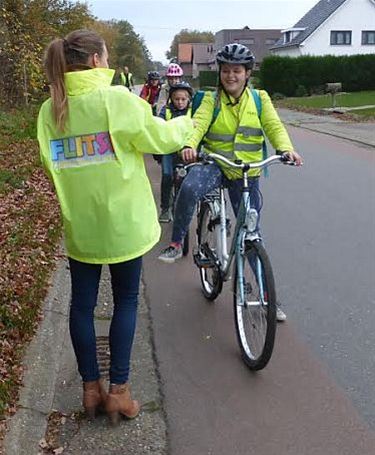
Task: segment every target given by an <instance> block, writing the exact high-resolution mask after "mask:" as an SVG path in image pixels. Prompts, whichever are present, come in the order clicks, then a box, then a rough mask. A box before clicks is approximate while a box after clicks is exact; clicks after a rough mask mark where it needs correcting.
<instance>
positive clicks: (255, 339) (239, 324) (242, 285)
mask: <svg viewBox="0 0 375 455" xmlns="http://www.w3.org/2000/svg"><path fill="white" fill-rule="evenodd" d="M234 319H235V325H236V332H237V339H238V343H239V346H240V349H241V355H242V358H243V360H244V362H245V363H246V365H247V366H248V367H249V368H250V369H251V370H261V369H262V368H264V367H265V366H266V365H267V363H268V362H269V360H270V358H271V355H272V351H273V346H274V341H275V332H276V292H275V284H274V278H273V273H272V268H271V263H270V261H269V258H268V256H267V253H266V251H265V249H264V247H263V245H262V244H261V243H260V242H249V243H248V244H246V247H245V252H244V254H243V255H241V258H240V264H239V265H238V264H237V263H236V265H235V292H234Z"/></svg>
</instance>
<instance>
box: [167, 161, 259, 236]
mask: <svg viewBox="0 0 375 455" xmlns="http://www.w3.org/2000/svg"><path fill="white" fill-rule="evenodd" d="M222 183H224V184H225V185H226V186H227V188H228V193H229V197H230V201H231V203H232V207H233V211H234V213H235V215H236V216H237V214H238V210H239V208H240V203H241V197H242V185H243V181H242V179H238V180H229V179H227V178H226V177H225V175H224V174H223V173H222V171H221V169H220V167H219V166H218V165H217V164H216V163H213V164H207V165H203V166H194V167H192V168H191V169H190V171H189V173H188V175H187V176H186V177H185V179H184V181H183V182H182V185H181V188H180V191H179V193H178V197H177V201H176V209H175V214H174V223H173V231H172V242H176V243H182V241H183V239H184V237H185V235H186V233H187V231H188V229H189V225H190V223H191V220H192V218H193V215H194V208H195V206H196V204H197V202H198V201H199V200H201V199H203V197H204V196H205V195H206V194H207V193H209V192H210V191H213V190H214V189H215V188H218V187H219V186H220V185H221V184H222ZM249 188H250V200H251V205H252V207H254V208H255V209H256V210H257V211H258V212H260V208H261V198H260V193H259V178H257V177H256V178H249Z"/></svg>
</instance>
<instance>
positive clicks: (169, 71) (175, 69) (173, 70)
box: [166, 63, 184, 77]
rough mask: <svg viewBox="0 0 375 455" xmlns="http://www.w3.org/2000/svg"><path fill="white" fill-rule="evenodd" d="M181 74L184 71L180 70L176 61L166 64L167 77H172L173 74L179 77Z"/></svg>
mask: <svg viewBox="0 0 375 455" xmlns="http://www.w3.org/2000/svg"><path fill="white" fill-rule="evenodd" d="M183 75H184V72H183V71H182V68H181V66H180V65H178V64H177V63H170V65H169V66H168V69H167V74H166V76H167V77H173V76H177V77H181V76H183Z"/></svg>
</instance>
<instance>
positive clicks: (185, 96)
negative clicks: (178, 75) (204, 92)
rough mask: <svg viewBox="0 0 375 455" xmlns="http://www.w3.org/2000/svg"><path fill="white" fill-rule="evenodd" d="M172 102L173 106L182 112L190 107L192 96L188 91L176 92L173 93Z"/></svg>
mask: <svg viewBox="0 0 375 455" xmlns="http://www.w3.org/2000/svg"><path fill="white" fill-rule="evenodd" d="M171 100H172V104H173V106H174V107H175V108H176V109H177V110H179V111H182V110H183V109H186V108H187V107H188V105H189V101H190V96H189V93H188V92H187V91H186V90H176V91H175V92H173V93H172V95H171Z"/></svg>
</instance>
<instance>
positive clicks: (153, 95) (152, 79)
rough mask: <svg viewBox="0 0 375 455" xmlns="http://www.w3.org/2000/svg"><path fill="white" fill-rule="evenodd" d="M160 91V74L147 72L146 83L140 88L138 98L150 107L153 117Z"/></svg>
mask: <svg viewBox="0 0 375 455" xmlns="http://www.w3.org/2000/svg"><path fill="white" fill-rule="evenodd" d="M160 90H161V85H160V74H159V73H158V72H157V71H149V72H148V73H147V82H146V83H145V84H144V86H143V87H142V90H141V93H140V94H139V96H140V97H141V98H143V99H144V100H146V101H147V102H148V103H149V104H150V105H151V108H152V113H153V114H154V115H156V108H157V103H158V99H159V94H160Z"/></svg>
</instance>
